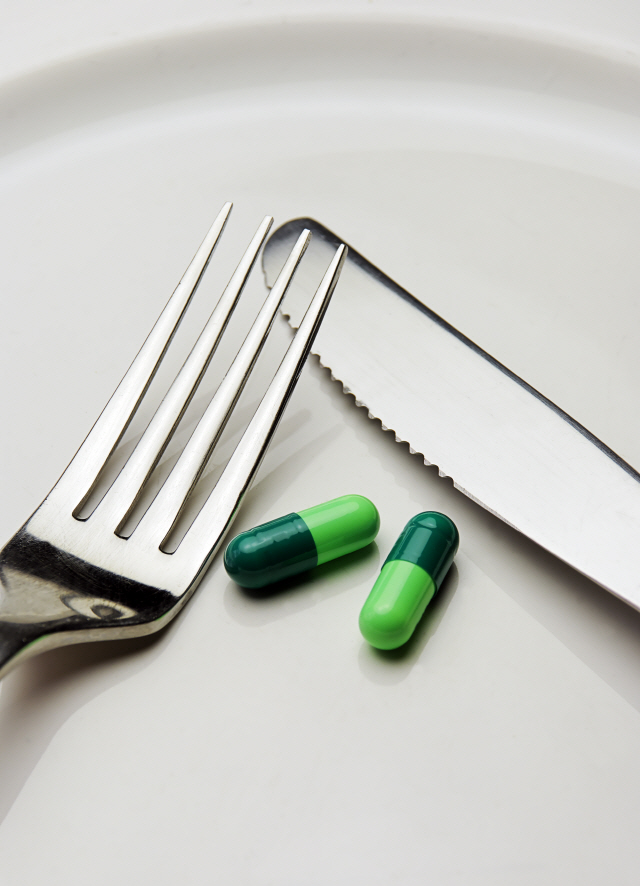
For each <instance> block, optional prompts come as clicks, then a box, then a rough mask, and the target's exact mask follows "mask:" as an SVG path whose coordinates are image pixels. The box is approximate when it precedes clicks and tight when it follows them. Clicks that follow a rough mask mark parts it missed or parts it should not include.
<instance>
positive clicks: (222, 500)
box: [173, 243, 347, 569]
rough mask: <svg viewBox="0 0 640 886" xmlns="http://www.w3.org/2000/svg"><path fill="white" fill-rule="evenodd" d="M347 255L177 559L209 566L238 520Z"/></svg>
mask: <svg viewBox="0 0 640 886" xmlns="http://www.w3.org/2000/svg"><path fill="white" fill-rule="evenodd" d="M346 257H347V247H346V246H345V245H344V243H343V244H342V245H341V246H339V247H338V249H337V251H336V254H335V256H334V258H333V260H332V261H331V264H330V265H329V268H328V269H327V271H326V273H325V275H324V277H323V279H322V282H321V283H320V286H319V287H318V290H317V291H316V294H315V295H314V297H313V299H312V301H311V304H310V305H309V307H308V309H307V312H306V314H305V316H304V318H303V320H302V323H301V324H300V327H299V328H298V331H297V332H296V334H295V336H294V338H293V341H292V342H291V344H290V345H289V347H288V349H287V352H286V354H285V356H284V358H283V360H282V363H281V364H280V366H279V368H278V370H277V372H276V374H275V376H274V378H273V381H272V382H271V384H270V385H269V388H268V389H267V392H266V394H265V395H264V397H263V399H262V401H261V403H260V405H259V406H258V408H257V410H256V412H255V414H254V416H253V418H252V419H251V421H250V422H249V425H248V427H247V429H246V431H245V432H244V434H243V436H242V438H241V440H240V442H239V444H238V446H237V447H236V449H235V450H234V453H233V455H232V456H231V458H230V459H229V462H228V463H227V466H226V468H225V469H224V471H223V473H222V475H221V477H220V479H219V480H218V482H217V484H216V486H215V488H214V490H213V491H212V493H211V494H210V496H209V498H208V499H207V501H206V502H205V503H204V505H203V507H202V508H201V510H200V512H199V514H198V516H197V517H196V519H195V520H194V521H193V523H192V525H191V527H190V528H189V530H188V531H187V533H186V535H185V537H184V538H183V539H182V541H181V543H180V544H179V546H178V548H177V549H176V551H175V553H174V554H173V556H175V557H177V558H178V560H180V561H181V560H182V559H183V558H184V561H185V562H186V563H193V562H195V561H196V560H197V562H201V563H202V564H203V569H204V568H206V567H207V566H208V565H209V563H210V561H211V558H212V557H213V556H214V555H215V553H216V551H217V549H218V547H219V545H220V542H221V541H222V540H223V539H224V536H225V534H226V532H227V530H228V529H229V527H230V525H231V523H232V522H233V520H234V518H235V515H236V513H237V511H238V508H239V507H240V505H241V503H242V500H243V498H244V496H245V494H246V493H247V492H248V490H249V488H250V486H251V483H252V482H253V478H254V477H255V475H256V473H257V471H258V468H259V467H260V464H261V462H262V459H263V458H264V455H265V453H266V451H267V448H268V446H269V443H270V442H271V438H272V437H273V435H274V433H275V431H276V428H277V426H278V423H279V421H280V418H281V416H282V414H283V412H284V410H285V408H286V406H287V403H288V402H289V399H290V397H291V394H292V393H293V390H294V388H295V386H296V383H297V381H298V378H299V376H300V373H301V371H302V367H303V366H304V363H305V360H306V359H307V357H308V355H309V351H310V350H311V347H312V345H313V341H314V339H315V337H316V333H317V331H318V329H319V327H320V324H321V322H322V319H323V317H324V314H325V312H326V310H327V307H328V306H329V301H330V299H331V296H332V295H333V290H334V289H335V287H336V284H337V282H338V278H339V276H340V272H341V271H342V267H343V265H344V262H345V259H346Z"/></svg>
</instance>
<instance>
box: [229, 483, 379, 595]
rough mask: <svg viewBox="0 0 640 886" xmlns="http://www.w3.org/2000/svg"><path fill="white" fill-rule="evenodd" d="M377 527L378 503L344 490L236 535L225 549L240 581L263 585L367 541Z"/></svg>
mask: <svg viewBox="0 0 640 886" xmlns="http://www.w3.org/2000/svg"><path fill="white" fill-rule="evenodd" d="M378 529H380V515H379V514H378V511H377V508H376V506H375V505H374V504H373V502H371V501H369V499H368V498H365V497H364V496H363V495H343V496H341V497H340V498H334V499H332V500H331V501H327V502H325V503H324V504H321V505H316V506H315V507H313V508H307V509H306V510H304V511H300V513H298V514H287V516H286V517H278V519H276V520H271V522H269V523H263V524H262V525H261V526H256V527H255V528H254V529H249V530H248V531H247V532H242V533H241V534H240V535H237V536H236V537H235V538H234V539H233V541H232V542H231V543H230V544H229V546H228V547H227V550H226V551H225V554H224V565H225V569H226V570H227V572H228V573H229V575H230V576H231V578H233V579H234V581H236V582H237V583H238V584H239V585H242V586H243V587H245V588H262V587H264V586H265V585H270V584H273V583H274V582H276V581H280V580H281V579H283V578H289V577H290V576H292V575H297V574H298V573H299V572H305V571H306V570H307V569H313V567H314V566H320V565H321V564H322V563H326V562H327V561H328V560H335V559H336V557H342V556H344V554H350V553H351V552H352V551H357V550H358V549H359V548H363V547H364V546H365V545H368V544H370V543H371V542H372V541H373V539H374V538H375V537H376V535H377V534H378Z"/></svg>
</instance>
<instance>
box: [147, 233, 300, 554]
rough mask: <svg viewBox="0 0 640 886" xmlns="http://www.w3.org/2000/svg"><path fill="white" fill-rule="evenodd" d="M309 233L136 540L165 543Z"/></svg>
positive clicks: (261, 342) (242, 382)
mask: <svg viewBox="0 0 640 886" xmlns="http://www.w3.org/2000/svg"><path fill="white" fill-rule="evenodd" d="M310 238H311V234H310V233H309V231H303V232H302V233H301V234H300V236H299V237H298V240H297V242H296V244H295V246H294V247H293V249H292V250H291V253H290V254H289V257H288V258H287V261H286V262H285V265H284V267H283V269H282V271H281V272H280V275H279V276H278V279H277V280H276V282H275V284H274V286H273V288H272V289H271V292H270V293H269V295H268V296H267V298H266V299H265V302H264V304H263V306H262V308H261V310H260V313H259V314H258V317H257V318H256V320H255V322H254V324H253V326H252V327H251V329H250V331H249V333H248V335H247V337H246V338H245V340H244V342H243V344H242V346H241V348H240V350H239V351H238V353H237V355H236V357H235V359H234V361H233V363H232V364H231V367H230V368H229V370H228V372H227V374H226V375H225V377H224V379H223V380H222V382H221V384H220V386H219V387H218V390H217V391H216V392H215V394H214V396H213V398H212V400H211V402H210V403H209V406H208V407H207V409H206V411H205V413H204V415H203V416H202V418H201V419H200V421H199V422H198V425H197V426H196V428H195V430H194V432H193V434H192V435H191V438H190V439H189V442H188V443H187V445H186V446H185V448H184V450H183V451H182V453H181V455H180V458H179V459H178V461H177V462H176V464H175V465H174V467H173V470H172V471H171V473H170V474H169V476H168V477H167V479H166V481H165V483H164V485H163V486H162V488H161V489H160V491H159V492H158V494H157V496H156V497H155V499H154V500H153V502H152V503H151V505H150V506H149V508H148V510H147V511H146V513H145V514H144V516H143V517H142V519H141V521H140V523H139V524H138V526H137V527H136V529H135V535H136V539H137V540H138V541H144V542H145V543H146V542H152V543H153V544H154V545H156V546H161V545H162V544H164V542H165V541H166V539H167V536H168V535H170V533H171V531H172V529H173V527H174V525H175V523H176V521H177V519H178V518H179V516H180V513H181V511H182V508H183V507H184V504H185V502H186V499H187V498H188V496H189V493H190V492H191V490H192V489H193V487H194V486H195V484H196V483H197V481H198V479H199V477H200V475H201V474H202V471H203V470H204V468H205V466H206V464H207V461H208V460H209V457H210V455H211V452H212V451H213V449H214V447H215V445H216V443H217V442H218V440H219V438H220V435H221V434H222V431H223V430H224V428H225V425H226V423H227V420H228V418H229V416H230V415H231V412H232V411H233V407H234V406H235V404H236V402H237V400H238V398H239V396H240V394H241V393H242V390H243V388H244V386H245V384H246V381H247V379H248V378H249V375H250V374H251V370H252V369H253V367H254V365H255V362H256V360H257V359H258V356H259V354H260V351H261V350H262V347H263V345H264V343H265V341H266V339H267V336H268V334H269V331H270V329H271V327H272V325H273V321H274V319H275V316H276V314H277V312H278V307H279V306H280V303H281V301H282V299H283V298H284V295H285V293H286V291H287V288H288V286H289V283H290V282H291V278H292V276H293V273H294V271H295V269H296V267H297V266H298V263H299V262H300V259H301V258H302V256H303V255H304V252H305V250H306V248H307V246H308V243H309V240H310Z"/></svg>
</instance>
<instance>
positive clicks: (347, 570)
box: [224, 542, 380, 630]
mask: <svg viewBox="0 0 640 886" xmlns="http://www.w3.org/2000/svg"><path fill="white" fill-rule="evenodd" d="M379 564H380V551H379V549H378V546H377V544H376V543H375V542H372V543H371V544H370V545H367V547H366V548H361V549H360V550H358V551H353V552H352V553H351V554H346V555H345V556H344V557H340V558H339V559H337V560H330V561H329V562H328V563H324V564H323V565H322V566H316V567H315V569H311V570H309V572H305V573H303V574H302V575H296V576H294V577H292V578H288V579H284V580H283V581H279V582H276V583H275V584H272V585H267V586H266V587H264V588H243V587H240V585H238V584H236V583H235V582H234V581H229V582H228V584H227V587H226V588H225V592H224V605H225V609H226V610H227V612H228V613H229V615H230V616H231V618H233V620H234V621H235V622H237V623H238V624H241V625H247V626H249V627H261V626H262V625H266V624H269V623H270V622H274V621H278V620H279V619H281V618H285V617H287V616H289V615H292V614H294V613H296V612H302V611H303V610H305V609H310V608H311V607H313V606H316V605H317V604H319V603H322V602H323V601H324V600H327V599H329V598H330V597H335V596H336V595H337V594H341V593H343V592H346V591H349V590H353V588H354V584H357V585H358V586H360V585H362V584H363V583H364V584H365V586H368V583H370V584H373V581H374V578H375V575H376V573H377V570H378V569H379ZM365 597H366V593H365V596H364V597H363V598H362V599H363V601H364V599H365ZM356 630H357V623H356Z"/></svg>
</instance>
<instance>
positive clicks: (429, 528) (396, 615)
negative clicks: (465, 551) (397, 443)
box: [360, 511, 460, 649]
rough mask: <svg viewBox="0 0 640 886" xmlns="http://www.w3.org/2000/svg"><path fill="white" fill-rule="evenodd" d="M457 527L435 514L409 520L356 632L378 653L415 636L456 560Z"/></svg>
mask: <svg viewBox="0 0 640 886" xmlns="http://www.w3.org/2000/svg"><path fill="white" fill-rule="evenodd" d="M459 542H460V536H459V534H458V530H457V528H456V525H455V523H453V521H452V520H450V519H449V517H446V516H445V515H444V514H440V513H438V512H437V511H426V512H424V513H422V514H417V515H416V516H415V517H412V518H411V520H409V522H408V523H407V525H406V526H405V528H404V530H403V531H402V534H401V535H400V537H399V538H398V540H397V541H396V543H395V545H394V546H393V548H392V549H391V553H390V554H389V556H388V557H387V559H386V560H385V563H384V566H383V567H382V571H381V572H380V575H379V576H378V580H377V581H376V583H375V584H374V586H373V588H372V590H371V593H370V594H369V596H368V597H367V600H366V602H365V604H364V606H363V607H362V611H361V612H360V632H361V634H362V636H363V637H364V638H365V640H366V641H367V642H368V643H370V644H371V645H372V646H375V647H376V648H377V649H397V648H398V647H399V646H403V645H404V644H405V643H406V642H407V640H409V638H410V637H411V635H412V634H413V632H414V631H415V629H416V627H417V625H418V622H419V621H420V619H421V618H422V616H423V614H424V611H425V609H426V608H427V606H428V605H429V603H430V602H431V600H432V599H433V597H434V596H435V594H436V593H437V591H438V590H439V588H440V585H441V584H442V582H443V580H444V577H445V575H446V574H447V572H448V571H449V568H450V567H451V564H452V563H453V558H454V557H455V555H456V553H457V550H458V544H459Z"/></svg>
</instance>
